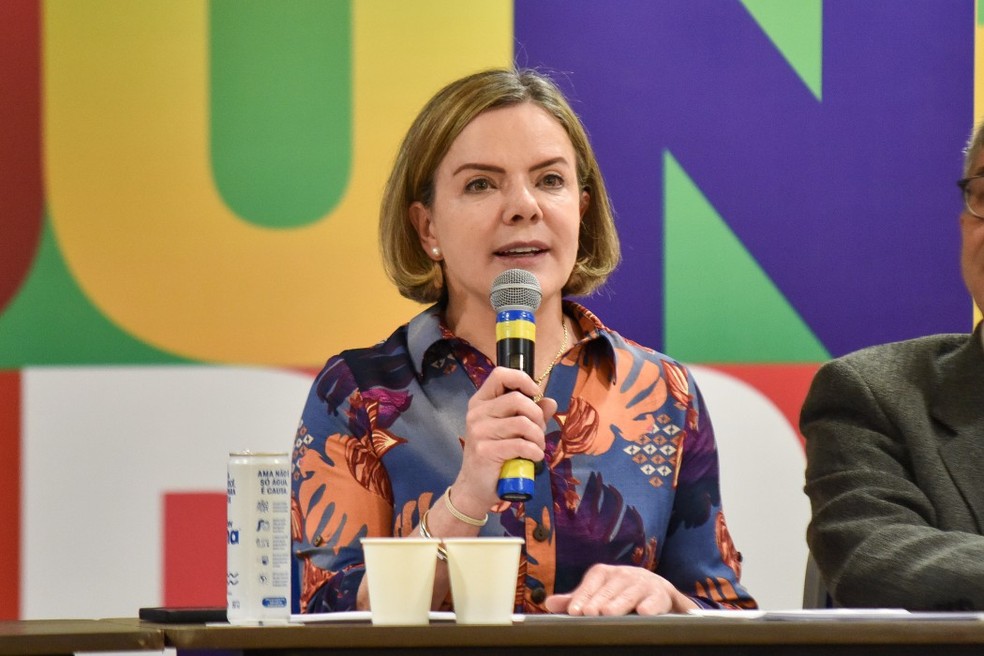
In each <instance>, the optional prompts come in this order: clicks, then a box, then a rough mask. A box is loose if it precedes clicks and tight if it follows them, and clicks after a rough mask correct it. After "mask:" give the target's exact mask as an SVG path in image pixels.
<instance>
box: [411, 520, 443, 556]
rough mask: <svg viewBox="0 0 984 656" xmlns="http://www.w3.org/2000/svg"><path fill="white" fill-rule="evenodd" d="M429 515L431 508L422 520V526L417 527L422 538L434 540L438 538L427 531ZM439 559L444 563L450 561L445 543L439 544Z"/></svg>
mask: <svg viewBox="0 0 984 656" xmlns="http://www.w3.org/2000/svg"><path fill="white" fill-rule="evenodd" d="M428 513H430V509H429V508H428V509H427V512H425V513H424V515H423V516H422V517H421V518H420V524H418V525H417V528H419V529H420V537H422V538H426V539H428V540H434V539H436V538H435V537H434V536H433V535H431V532H430V531H428V530H427V514H428ZM437 559H438V560H443V561H447V559H448V550H447V549H445V548H444V543H443V542H441V543H438V545H437Z"/></svg>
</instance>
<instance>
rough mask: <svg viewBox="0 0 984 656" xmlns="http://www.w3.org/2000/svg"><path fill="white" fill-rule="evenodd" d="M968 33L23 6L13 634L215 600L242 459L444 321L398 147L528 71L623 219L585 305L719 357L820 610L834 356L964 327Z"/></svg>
mask: <svg viewBox="0 0 984 656" xmlns="http://www.w3.org/2000/svg"><path fill="white" fill-rule="evenodd" d="M975 26H976V23H975V3H974V2H973V0H953V1H951V2H946V3H941V2H938V1H936V0H908V1H907V2H897V1H895V0H866V1H865V2H856V1H854V0H827V1H825V2H823V1H821V0H796V1H794V2H790V1H785V0H621V1H620V2H605V3H599V2H594V1H591V0H537V1H536V2H534V1H532V0H515V2H509V1H507V0H486V1H483V2H467V3H462V2H459V1H457V0H418V1H416V2H412V3H400V2H386V1H379V0H347V1H346V0H337V1H331V2H328V1H316V0H291V1H282V2H275V1H273V0H264V1H257V2H250V3H245V2H239V1H234V0H212V1H211V2H205V1H203V0H142V1H140V2H135V1H126V0H59V1H57V2H40V1H38V0H16V1H14V2H4V3H0V450H2V452H3V453H4V454H5V456H4V463H5V467H4V475H3V476H2V477H0V498H2V499H3V501H4V507H5V508H6V509H7V515H6V521H5V524H6V526H7V529H6V530H4V531H0V553H2V555H3V558H0V617H3V618H15V617H28V618H35V617H56V616H73V617H97V616H121V615H133V614H134V613H135V612H136V609H137V608H138V607H139V606H142V605H157V604H162V603H169V604H197V603H224V584H223V577H222V575H221V571H222V569H223V567H224V537H223V534H222V529H221V526H222V519H223V514H224V505H223V504H224V501H223V497H222V490H223V489H224V467H225V460H226V454H227V453H228V452H229V451H230V450H237V449H243V448H252V449H268V450H269V449H275V450H281V451H283V450H288V449H289V448H290V446H291V442H292V436H293V430H294V427H295V424H296V421H297V418H298V416H299V413H300V409H301V404H302V402H303V400H304V397H305V393H306V389H307V386H308V384H309V381H310V379H311V375H312V370H315V369H317V368H318V367H319V366H320V364H321V363H322V362H323V361H324V359H325V358H326V357H327V356H328V355H330V354H332V353H334V352H337V351H338V350H340V349H342V348H344V347H348V346H358V345H365V344H367V343H369V342H373V341H375V340H377V339H380V338H382V337H384V336H385V335H387V334H388V333H389V332H390V331H391V330H392V328H393V327H394V326H396V325H397V324H399V323H401V322H403V321H405V320H406V319H408V318H409V317H410V316H411V315H412V314H413V313H415V312H416V311H417V309H418V308H417V307H416V306H415V305H414V304H412V303H410V302H408V301H406V300H403V299H401V298H400V297H399V296H398V295H397V294H396V293H395V291H394V290H393V289H392V287H391V286H390V285H389V283H387V282H386V280H385V278H384V276H383V273H382V269H381V266H380V261H379V256H378V254H377V250H376V239H375V226H376V215H377V206H378V202H379V193H380V189H381V188H382V185H383V183H384V181H385V178H386V176H387V174H388V171H389V167H390V164H391V162H392V160H393V157H394V153H395V149H396V145H397V143H398V141H399V139H400V137H401V136H402V134H403V132H404V131H405V129H406V128H407V127H408V125H409V122H410V121H411V120H412V117H413V116H414V114H415V113H416V111H417V110H418V109H419V108H420V107H421V105H422V104H423V102H424V101H425V100H426V98H428V97H429V96H430V95H431V94H432V93H433V92H434V91H436V90H437V89H438V88H439V87H441V86H442V85H444V84H445V83H447V82H448V81H450V80H451V79H454V78H455V77H458V76H460V75H462V74H465V73H468V72H472V71H474V70H477V69H480V68H485V67H489V66H506V65H509V64H510V63H511V62H515V63H517V64H519V65H521V66H533V67H537V68H540V69H542V70H545V71H548V72H552V73H553V74H554V75H555V77H556V79H557V80H558V81H559V82H560V84H561V85H562V86H563V87H564V89H565V90H566V91H567V92H568V93H569V95H570V97H571V98H572V101H573V104H574V107H575V109H576V110H577V111H578V112H579V114H580V115H581V116H582V118H583V119H584V121H585V123H586V125H587V127H588V130H589V132H590V134H591V137H592V139H593V142H594V145H595V147H596V149H597V152H598V155H599V159H600V161H601V164H602V167H603V170H604V171H605V174H606V180H607V183H608V185H609V187H610V190H611V193H612V196H613V200H614V205H615V209H616V212H617V218H618V225H619V230H620V233H621V235H622V238H623V245H624V255H625V262H624V264H623V266H622V267H621V269H620V270H619V271H618V272H617V273H616V275H615V276H614V277H613V279H612V281H611V282H610V284H609V285H608V286H607V287H606V288H605V289H604V290H602V291H601V292H600V293H599V294H598V295H596V296H594V297H592V298H590V299H587V300H586V303H587V304H588V305H589V306H590V307H591V308H592V309H593V310H595V311H596V312H597V313H598V314H599V315H600V316H601V317H602V318H603V319H604V320H605V321H606V322H608V323H609V325H611V326H613V327H614V328H616V329H618V330H620V331H621V332H623V333H624V334H626V335H627V336H629V337H631V338H633V339H635V340H637V341H639V342H642V343H645V344H648V345H651V346H653V347H656V348H659V349H661V350H663V351H665V352H667V353H669V354H671V355H673V356H675V357H677V358H679V359H682V360H684V361H686V362H688V363H691V364H693V365H695V372H696V374H697V376H698V381H699V383H700V384H701V385H702V388H703V390H704V394H705V396H706V397H707V399H708V403H709V406H710V409H711V413H712V417H713V418H714V421H715V425H716V427H717V432H718V436H719V440H720V448H721V454H722V461H723V464H722V466H723V468H724V480H723V485H724V488H725V489H724V494H725V497H724V501H725V509H726V511H727V512H728V515H729V523H730V524H731V527H732V533H733V534H734V537H735V539H736V542H737V543H738V546H739V548H740V549H742V551H743V552H744V556H745V559H744V568H745V581H746V584H747V585H748V587H749V588H750V589H751V590H752V592H753V593H755V594H756V595H757V596H758V597H759V599H760V601H761V602H762V604H763V605H764V606H766V607H771V608H782V607H787V608H788V607H793V606H797V605H798V604H799V600H800V596H801V581H802V570H803V565H804V562H805V558H806V546H805V543H804V540H803V531H804V529H805V525H806V520H807V514H808V507H807V504H806V499H805V497H804V496H803V494H802V491H801V486H802V468H803V455H802V449H801V445H800V441H799V436H798V434H797V432H796V429H795V422H796V415H797V412H798V409H799V404H800V403H801V401H802V398H803V394H804V393H805V389H806V386H807V385H808V383H809V380H810V377H811V376H812V374H813V372H814V371H815V369H816V366H817V364H818V363H820V362H822V361H823V360H825V359H827V358H828V357H830V356H836V355H840V354H843V353H845V352H848V351H850V350H853V349H856V348H859V347H863V346H866V345H869V344H874V343H879V342H886V341H890V340H896V339H904V338H908V337H914V336H917V335H922V334H928V333H936V332H949V331H964V330H967V329H968V327H969V325H970V303H969V300H968V297H967V294H966V292H965V290H964V288H963V286H962V284H961V281H960V278H959V272H958V267H957V252H958V232H957V223H956V216H957V214H958V212H959V210H960V199H959V195H958V193H957V190H956V188H955V186H954V185H953V182H954V180H956V179H957V178H958V177H960V173H961V150H962V147H963V145H964V144H965V142H966V139H967V136H968V134H969V131H970V128H971V124H972V122H973V119H974V116H975V113H974V107H973V105H974V102H973V101H974V75H973V69H974V41H975V29H976V30H979V29H980V28H979V27H975ZM11 528H12V529H13V530H11ZM216 573H218V574H216Z"/></svg>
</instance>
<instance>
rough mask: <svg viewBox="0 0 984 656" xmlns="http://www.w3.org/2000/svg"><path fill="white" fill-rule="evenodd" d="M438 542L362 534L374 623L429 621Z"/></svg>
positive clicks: (405, 623)
mask: <svg viewBox="0 0 984 656" xmlns="http://www.w3.org/2000/svg"><path fill="white" fill-rule="evenodd" d="M438 543H439V541H438V540H433V539H426V538H362V550H363V552H364V553H365V557H366V576H368V577H369V582H368V585H369V607H370V609H371V610H372V623H373V624H383V625H403V626H407V625H419V624H427V623H428V622H429V618H430V615H429V614H430V607H431V598H432V597H433V596H434V569H435V567H436V565H437V545H438Z"/></svg>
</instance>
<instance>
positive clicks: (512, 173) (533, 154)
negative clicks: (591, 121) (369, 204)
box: [410, 103, 589, 306]
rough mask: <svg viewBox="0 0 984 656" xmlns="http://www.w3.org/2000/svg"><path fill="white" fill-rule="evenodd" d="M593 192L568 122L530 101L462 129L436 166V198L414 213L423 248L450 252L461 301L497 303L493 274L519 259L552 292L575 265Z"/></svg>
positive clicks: (447, 267)
mask: <svg viewBox="0 0 984 656" xmlns="http://www.w3.org/2000/svg"><path fill="white" fill-rule="evenodd" d="M588 200H589V198H588V194H587V193H586V192H582V191H581V190H580V189H579V188H578V183H577V170H576V158H575V154H574V147H573V146H572V145H571V140H570V138H569V137H568V136H567V133H566V132H565V131H564V128H563V127H562V126H561V124H560V123H559V122H558V121H557V120H556V119H555V118H554V117H553V116H551V115H550V114H548V113H547V112H546V111H545V110H543V109H542V108H540V107H539V106H538V105H535V104H533V103H523V104H520V105H513V106H510V107H504V108H500V109H494V110H490V111H487V112H484V113H482V114H479V115H478V116H476V117H475V118H474V119H473V120H472V122H471V123H469V124H468V125H467V126H466V127H465V129H464V130H462V132H461V134H459V135H458V138H457V139H455V141H454V142H453V143H452V144H451V148H450V149H449V150H448V152H447V154H446V155H445V156H444V159H443V160H441V163H440V165H438V167H437V171H436V172H435V175H434V199H433V202H432V204H431V206H430V207H425V206H424V205H423V204H421V203H419V202H418V203H414V204H413V205H412V206H411V208H410V218H411V220H412V221H413V224H414V226H415V227H416V228H417V232H418V234H419V235H420V241H421V245H422V246H423V247H424V251H425V252H426V253H427V254H428V256H429V257H431V258H432V259H435V260H443V261H444V275H445V283H446V285H447V288H448V294H449V300H450V303H451V304H452V305H455V304H460V303H471V302H479V303H484V304H485V305H486V306H488V303H489V300H488V297H489V289H490V287H491V285H492V281H493V280H495V278H496V276H498V275H499V274H500V273H502V272H503V271H506V270H507V269H514V268H519V269H526V270H527V271H530V272H531V273H533V274H534V275H536V277H537V278H538V279H539V281H540V286H541V287H542V289H543V296H544V301H546V300H547V299H548V298H551V297H552V296H557V297H559V296H560V294H561V290H562V289H563V287H564V284H565V283H566V282H567V279H568V278H569V277H570V274H571V271H572V270H573V268H574V261H575V258H576V256H577V245H578V232H579V230H580V224H581V216H582V215H583V214H584V211H585V210H586V209H587V207H588ZM434 248H437V249H439V251H438V252H439V254H438V255H435V253H434V250H433V249H434Z"/></svg>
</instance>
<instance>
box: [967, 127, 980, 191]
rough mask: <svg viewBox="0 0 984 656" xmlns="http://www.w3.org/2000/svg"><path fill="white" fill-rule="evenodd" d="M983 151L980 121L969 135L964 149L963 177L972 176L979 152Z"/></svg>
mask: <svg viewBox="0 0 984 656" xmlns="http://www.w3.org/2000/svg"><path fill="white" fill-rule="evenodd" d="M982 149H984V121H981V122H980V123H978V124H977V126H976V127H975V128H974V132H973V133H972V134H971V135H970V140H969V141H968V142H967V147H966V148H964V177H965V178H969V177H970V176H972V175H973V174H974V163H975V162H977V158H978V156H979V155H980V154H981V150H982Z"/></svg>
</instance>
